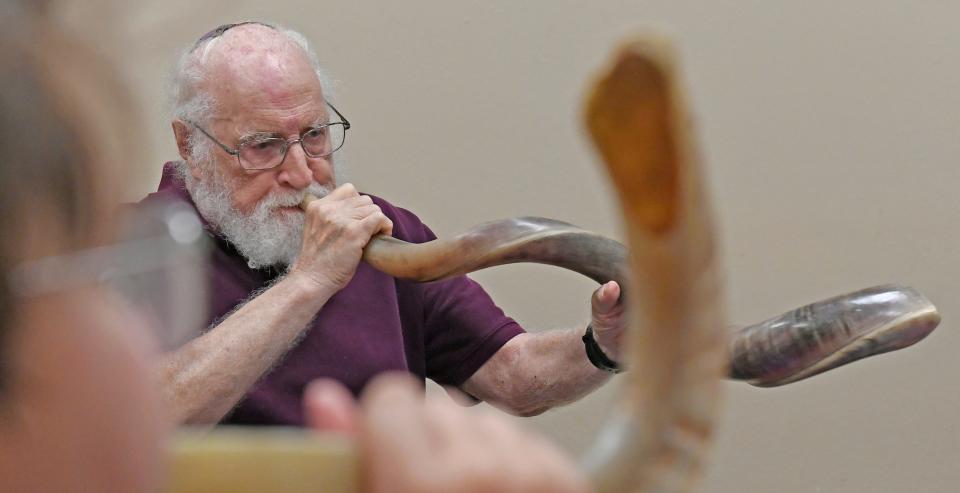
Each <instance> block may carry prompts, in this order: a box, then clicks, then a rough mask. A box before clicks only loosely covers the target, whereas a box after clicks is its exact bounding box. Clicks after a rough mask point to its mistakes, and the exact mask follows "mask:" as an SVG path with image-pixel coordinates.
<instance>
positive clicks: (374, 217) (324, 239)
mask: <svg viewBox="0 0 960 493" xmlns="http://www.w3.org/2000/svg"><path fill="white" fill-rule="evenodd" d="M304 212H305V214H306V222H305V224H304V228H303V245H302V246H301V247H300V256H299V257H297V261H296V262H295V263H294V265H293V266H292V267H291V269H290V272H291V274H298V275H304V276H306V277H307V278H309V279H311V280H313V281H314V282H316V283H317V284H318V285H319V286H323V287H331V288H333V289H335V290H340V289H343V287H344V286H346V285H347V283H349V282H350V279H352V278H353V273H354V272H355V271H356V269H357V264H358V263H360V256H361V255H362V254H363V247H365V246H367V243H368V242H369V241H370V238H371V237H373V236H374V235H376V234H379V233H384V234H387V235H389V234H391V233H392V231H393V222H391V221H390V219H389V218H387V216H385V215H384V214H383V211H381V210H380V207H379V206H377V205H376V204H374V203H373V200H372V199H371V198H370V197H368V196H366V195H360V194H359V193H358V192H357V189H356V188H355V187H354V186H353V185H352V184H350V183H347V184H344V185H341V186H339V187H337V189H336V190H334V191H332V192H330V194H329V195H327V196H326V197H323V198H320V199H317V200H314V201H313V202H311V203H310V204H309V205H307V206H306V208H305V211H304Z"/></svg>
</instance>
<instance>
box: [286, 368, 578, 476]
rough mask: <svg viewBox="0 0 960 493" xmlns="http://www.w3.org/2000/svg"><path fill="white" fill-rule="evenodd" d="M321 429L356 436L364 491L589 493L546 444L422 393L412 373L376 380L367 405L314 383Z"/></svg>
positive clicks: (313, 409) (330, 385)
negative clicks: (412, 377) (425, 396)
mask: <svg viewBox="0 0 960 493" xmlns="http://www.w3.org/2000/svg"><path fill="white" fill-rule="evenodd" d="M304 402H305V406H306V417H307V421H308V423H309V425H310V426H311V427H313V428H315V429H319V430H324V431H329V432H338V433H346V434H349V435H351V436H355V437H356V438H357V440H358V442H359V445H360V454H361V464H362V466H361V467H362V471H363V483H362V486H363V488H362V491H363V492H364V493H415V492H416V493H441V492H443V493H447V492H456V493H492V492H498V493H500V492H505V493H509V492H516V493H586V492H589V491H590V488H589V487H588V486H587V483H586V481H585V480H584V479H583V477H582V476H581V475H580V473H579V470H578V469H577V467H576V466H575V465H574V464H573V462H572V461H570V460H569V459H568V458H567V457H566V456H564V455H563V454H561V453H560V452H559V451H558V450H557V449H556V448H554V447H553V446H551V445H550V444H549V443H547V442H546V441H544V440H542V439H540V438H538V437H534V436H532V435H529V434H526V433H523V432H522V431H520V430H519V429H517V428H515V427H514V426H512V425H511V424H510V423H509V422H508V421H506V420H505V419H504V418H503V417H502V416H497V415H493V414H486V415H475V414H471V413H468V412H467V410H466V409H464V408H461V407H459V406H457V405H456V404H454V403H453V402H451V401H450V400H449V399H447V398H445V397H441V396H431V397H427V398H426V399H425V398H424V397H423V389H422V387H420V386H419V385H418V384H417V383H416V382H414V381H413V380H412V379H411V378H409V377H408V376H397V375H387V376H382V377H379V378H377V379H376V380H374V381H373V382H372V383H371V384H370V385H369V387H368V388H367V390H366V392H365V393H364V395H363V399H362V401H361V403H359V404H357V403H356V402H354V400H353V397H352V396H351V395H350V393H349V392H348V391H347V390H346V389H345V388H344V387H343V386H342V385H340V384H339V383H337V382H334V381H332V380H318V381H316V382H314V383H313V384H311V385H310V387H308V388H307V391H306V395H305V398H304Z"/></svg>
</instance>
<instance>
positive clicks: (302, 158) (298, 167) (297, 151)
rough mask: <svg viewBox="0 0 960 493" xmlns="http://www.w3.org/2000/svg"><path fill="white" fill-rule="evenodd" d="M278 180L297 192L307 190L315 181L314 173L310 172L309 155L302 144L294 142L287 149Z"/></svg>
mask: <svg viewBox="0 0 960 493" xmlns="http://www.w3.org/2000/svg"><path fill="white" fill-rule="evenodd" d="M277 180H278V181H280V183H283V184H285V185H288V186H290V187H292V188H295V189H297V190H302V189H304V188H307V186H308V185H310V183H311V182H312V181H313V171H311V170H310V166H309V164H308V162H307V155H306V154H305V153H304V152H303V147H302V146H301V145H300V142H294V143H292V144H290V147H289V148H287V155H286V156H284V160H283V164H281V165H280V174H279V175H278V176H277Z"/></svg>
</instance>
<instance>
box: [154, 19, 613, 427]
mask: <svg viewBox="0 0 960 493" xmlns="http://www.w3.org/2000/svg"><path fill="white" fill-rule="evenodd" d="M173 99H174V101H173V102H174V120H173V130H174V134H175V136H176V141H177V146H178V148H179V153H180V156H181V158H182V161H180V162H178V163H170V164H168V165H167V166H165V168H164V174H163V178H162V180H161V184H160V189H159V191H158V192H157V193H155V194H152V195H151V196H150V197H148V199H147V200H164V199H182V200H186V201H188V202H190V203H192V204H194V205H195V206H196V208H197V211H198V212H199V213H200V215H201V216H202V217H203V219H204V220H205V226H206V228H207V230H208V231H209V232H210V233H211V235H212V236H213V237H214V238H215V243H216V245H215V249H214V251H213V252H212V254H211V258H210V265H211V268H212V269H211V270H212V272H211V278H210V287H211V293H212V294H211V298H210V306H211V309H212V313H211V321H212V322H213V323H212V324H211V328H210V329H209V330H208V331H206V332H205V333H204V334H203V335H201V336H199V337H197V338H195V339H193V340H192V341H190V342H189V343H187V344H185V345H183V346H182V347H180V348H178V349H176V350H174V351H171V352H169V353H167V355H166V356H165V358H164V362H163V365H162V371H161V379H162V384H163V387H164V389H165V395H166V399H167V400H168V401H169V403H170V405H171V406H172V407H173V409H174V410H175V412H176V415H177V416H178V418H179V419H180V420H181V421H182V422H186V423H216V422H220V421H225V422H230V423H244V424H292V425H300V424H302V423H303V416H302V412H301V405H300V398H301V395H302V394H303V390H304V387H305V385H306V384H307V383H308V382H310V381H311V380H313V379H315V378H318V377H329V378H334V379H336V380H339V381H341V382H343V383H344V384H345V385H346V386H347V387H348V388H349V389H350V390H351V391H352V392H354V393H359V392H360V390H361V389H362V388H363V387H364V385H365V384H366V383H367V382H369V381H370V380H371V379H372V378H373V377H374V376H376V375H377V374H380V373H382V372H386V371H391V370H401V371H406V372H409V373H412V374H414V375H416V376H418V377H420V378H430V379H432V380H434V381H436V382H438V383H440V384H442V385H445V386H450V387H456V388H459V389H461V390H462V391H464V392H466V393H467V394H469V395H471V396H473V397H475V398H477V399H480V400H485V401H488V402H490V403H492V404H494V405H496V406H498V407H500V408H502V409H504V410H506V411H508V412H511V413H515V414H519V415H533V414H537V413H540V412H543V411H544V410H546V409H549V408H551V407H553V406H556V405H560V404H564V403H568V402H571V401H574V400H576V399H577V398H579V397H581V396H583V395H584V394H586V393H588V392H590V391H591V390H593V389H595V388H597V387H598V386H599V385H601V384H602V383H603V382H605V381H606V380H607V379H608V378H609V376H610V374H611V372H612V371H615V370H616V364H615V363H614V361H615V360H616V359H617V355H618V344H619V343H618V340H619V337H620V334H621V332H622V330H623V309H622V306H621V305H620V304H618V303H617V300H618V298H619V294H620V287H619V286H617V285H616V283H609V284H607V285H604V286H601V287H600V288H599V289H598V290H597V291H596V292H595V293H594V295H593V297H592V302H591V303H592V323H591V325H592V330H589V329H586V328H584V327H580V328H577V329H572V330H555V331H549V332H544V333H537V334H528V333H525V332H524V331H523V329H521V328H520V326H519V325H518V324H517V323H516V322H515V321H513V320H512V319H510V318H509V317H507V316H506V315H504V313H503V312H502V311H501V310H500V309H499V308H498V307H497V306H496V305H495V304H494V303H493V301H492V300H491V299H490V297H489V296H488V295H487V294H486V293H485V292H484V291H483V289H482V288H481V287H480V286H479V285H477V284H476V283H475V282H473V281H471V280H470V279H468V278H466V277H459V278H455V279H451V280H448V281H443V282H436V283H429V284H417V283H410V282H406V281H402V280H398V279H394V278H392V277H389V276H387V275H386V274H383V273H381V272H378V271H376V270H375V269H373V268H372V267H370V266H369V265H367V264H365V263H363V262H360V257H361V252H362V250H363V247H364V246H365V245H366V244H367V242H368V241H369V240H370V238H371V237H372V236H374V235H377V234H380V233H384V234H392V235H393V236H395V237H397V238H400V239H403V240H406V241H410V242H416V243H420V242H426V241H430V240H432V239H434V235H433V233H432V232H431V231H430V229H429V228H427V226H425V225H424V224H423V223H421V222H420V220H419V219H418V218H417V216H415V215H414V214H413V213H411V212H409V211H407V210H404V209H402V208H399V207H397V206H394V205H392V204H390V203H388V202H386V201H385V200H382V199H380V198H377V197H373V196H370V195H365V194H361V193H359V192H358V191H357V190H356V188H354V186H353V185H351V184H339V183H338V182H337V173H336V172H335V169H336V166H334V159H335V156H336V155H335V152H336V151H337V150H338V149H339V148H340V147H341V146H342V145H343V142H344V138H345V133H346V131H347V129H349V125H350V124H349V122H348V121H347V119H346V118H345V117H344V115H343V114H342V113H341V112H340V111H338V110H337V108H335V107H334V106H333V104H331V102H330V100H329V99H328V97H326V96H325V83H324V76H323V73H322V71H321V70H320V67H319V66H318V63H317V57H316V55H315V54H314V53H313V52H312V51H311V50H310V48H309V46H308V44H307V42H306V41H305V39H304V38H303V37H302V36H301V35H299V34H297V33H295V32H292V31H289V30H285V29H281V28H278V27H274V26H270V25H267V24H262V23H258V22H245V23H239V24H230V25H225V26H221V27H219V28H217V29H215V30H214V31H211V32H210V33H208V34H207V35H205V36H203V37H202V38H201V39H200V40H199V41H198V42H197V43H196V44H195V45H194V46H192V47H191V48H190V49H189V50H188V51H187V52H186V53H185V54H184V55H183V57H182V58H181V61H180V63H179V65H178V68H177V73H176V77H175V81H174V98H173ZM307 193H310V194H312V195H315V196H317V197H321V198H320V199H319V200H316V201H314V202H313V203H311V204H310V206H309V207H307V209H306V211H305V212H304V211H301V210H300V209H299V208H298V207H297V205H298V204H299V203H300V202H301V200H302V199H303V198H304V196H305V194H307ZM585 331H586V334H587V336H588V337H586V338H583V336H584V334H585ZM582 338H583V339H582ZM585 344H596V345H598V347H599V349H600V350H601V351H602V352H603V353H604V354H599V355H597V353H596V352H594V354H593V355H592V357H591V358H588V356H587V351H586V350H585ZM605 356H606V357H605ZM591 361H593V363H592V362H591Z"/></svg>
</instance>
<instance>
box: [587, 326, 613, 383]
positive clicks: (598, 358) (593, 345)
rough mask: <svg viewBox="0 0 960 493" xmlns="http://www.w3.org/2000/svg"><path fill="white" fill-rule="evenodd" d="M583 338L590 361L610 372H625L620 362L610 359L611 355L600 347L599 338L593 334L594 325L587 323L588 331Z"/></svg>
mask: <svg viewBox="0 0 960 493" xmlns="http://www.w3.org/2000/svg"><path fill="white" fill-rule="evenodd" d="M581 340H582V341H583V346H584V349H585V350H586V352H587V359H588V360H590V363H591V364H593V366H595V367H597V368H598V369H600V370H603V371H606V372H610V373H621V372H623V369H622V368H621V366H620V364H619V363H617V362H616V361H614V360H612V359H610V357H609V356H607V354H606V353H604V351H603V348H601V347H600V344H598V343H597V340H596V338H595V337H594V334H593V325H587V331H586V333H584V334H583V337H582V338H581Z"/></svg>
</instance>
